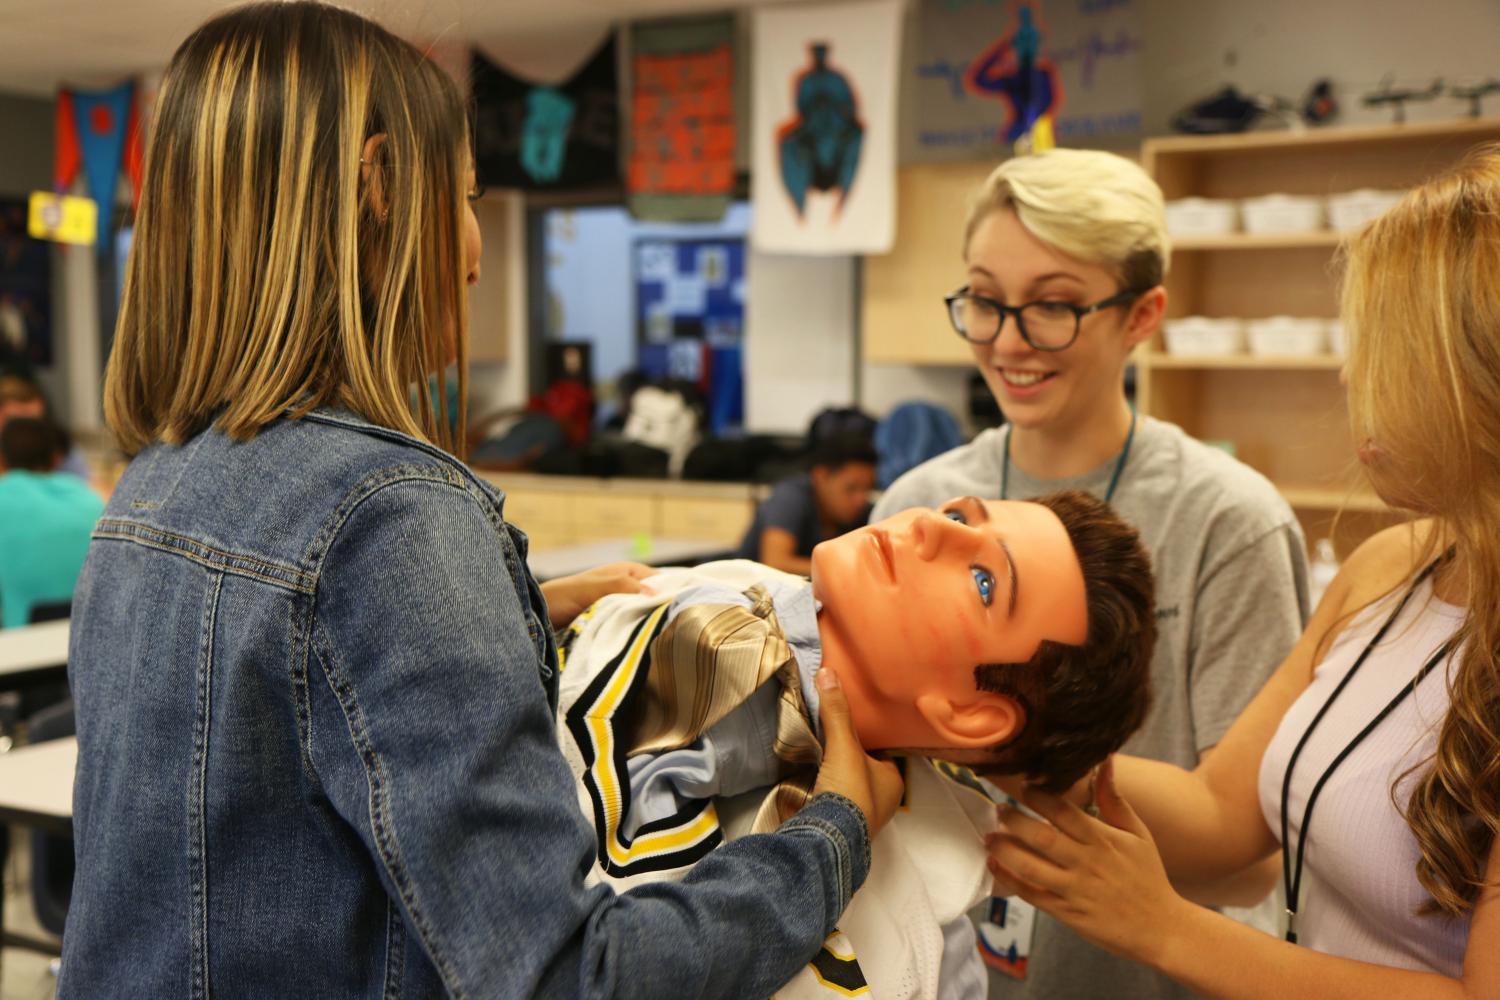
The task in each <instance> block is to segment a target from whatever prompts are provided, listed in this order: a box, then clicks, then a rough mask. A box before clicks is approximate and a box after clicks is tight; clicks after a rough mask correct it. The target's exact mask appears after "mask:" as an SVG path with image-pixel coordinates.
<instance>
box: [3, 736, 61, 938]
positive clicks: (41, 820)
mask: <svg viewBox="0 0 1500 1000" xmlns="http://www.w3.org/2000/svg"><path fill="white" fill-rule="evenodd" d="M77 766H78V741H77V740H76V739H73V738H72V737H69V738H67V739H61V740H48V741H47V742H46V743H37V744H34V745H32V746H27V747H22V748H20V749H19V750H12V751H10V752H9V753H3V754H0V824H5V823H14V824H16V825H17V826H30V827H36V828H37V829H39V830H44V831H46V832H48V833H56V834H60V835H62V836H72V834H73V772H74V770H75V769H76V768H77ZM4 860H5V859H4V858H3V857H0V863H3V862H4ZM4 907H5V900H4V898H3V896H0V945H4V946H6V947H11V948H25V949H26V950H28V951H39V952H42V953H43V954H48V955H56V954H57V945H56V943H55V942H53V941H48V940H43V939H42V938H36V937H31V936H29V935H25V934H16V933H13V932H10V931H7V930H6V929H5V909H4Z"/></svg>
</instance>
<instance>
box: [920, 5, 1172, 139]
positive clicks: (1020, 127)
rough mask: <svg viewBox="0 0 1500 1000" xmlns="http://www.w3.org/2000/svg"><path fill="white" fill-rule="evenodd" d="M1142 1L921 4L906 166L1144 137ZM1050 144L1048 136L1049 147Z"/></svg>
mask: <svg viewBox="0 0 1500 1000" xmlns="http://www.w3.org/2000/svg"><path fill="white" fill-rule="evenodd" d="M1137 7H1138V3H1137V0H918V7H917V28H916V38H915V39H914V40H913V44H912V45H911V46H909V48H908V54H907V59H906V63H905V65H904V66H903V69H902V82H901V85H902V87H903V88H905V90H906V91H907V93H906V111H907V114H906V115H905V119H904V124H903V126H902V136H901V161H902V162H903V163H920V162H933V161H939V160H958V159H976V158H979V159H983V158H999V157H1003V156H1008V155H1010V154H1011V153H1012V152H1013V151H1015V149H1016V143H1017V141H1018V140H1020V139H1022V137H1023V136H1027V135H1028V134H1033V129H1035V130H1036V131H1035V133H1034V134H1035V135H1036V136H1037V137H1038V139H1039V140H1040V141H1039V142H1038V146H1045V145H1048V144H1050V140H1052V139H1055V141H1056V144H1057V145H1059V146H1084V147H1087V146H1125V145H1133V144H1134V143H1136V142H1137V141H1139V139H1140V138H1141V134H1142V121H1141V100H1142V83H1141V74H1142V60H1143V51H1144V43H1143V41H1142V33H1141V30H1140V15H1139V12H1138V10H1137ZM1044 137H1045V138H1044Z"/></svg>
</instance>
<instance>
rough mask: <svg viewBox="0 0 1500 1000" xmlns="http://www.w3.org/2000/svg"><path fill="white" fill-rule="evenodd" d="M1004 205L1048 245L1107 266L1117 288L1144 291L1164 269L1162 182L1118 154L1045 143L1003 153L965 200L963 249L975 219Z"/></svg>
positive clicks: (1167, 247)
mask: <svg viewBox="0 0 1500 1000" xmlns="http://www.w3.org/2000/svg"><path fill="white" fill-rule="evenodd" d="M1007 208H1008V209H1012V210H1013V211H1014V212H1015V213H1016V217H1017V218H1018V219H1020V221H1021V225H1023V226H1025V227H1026V230H1027V232H1029V233H1031V235H1033V236H1035V237H1036V238H1037V239H1039V240H1041V241H1042V242H1043V243H1045V244H1047V245H1048V246H1050V247H1053V248H1054V249H1056V250H1058V251H1060V252H1062V253H1064V254H1066V255H1068V256H1069V257H1072V258H1074V259H1075V260H1081V261H1083V262H1084V263H1086V264H1099V265H1102V266H1104V267H1108V268H1110V269H1112V270H1114V271H1115V272H1116V273H1117V274H1118V275H1119V278H1120V281H1121V284H1122V287H1124V288H1127V289H1134V290H1137V291H1145V290H1146V289H1148V288H1155V287H1156V286H1157V285H1159V284H1161V283H1162V281H1163V279H1165V278H1166V276H1167V269H1168V267H1169V266H1170V263H1171V256H1172V246H1171V242H1170V241H1169V240H1168V238H1167V219H1166V214H1165V209H1164V206H1163V201H1162V194H1161V188H1159V187H1157V185H1156V182H1155V181H1153V180H1152V179H1151V177H1150V176H1149V175H1148V174H1147V173H1146V171H1144V170H1142V169H1141V168H1140V167H1139V166H1137V165H1136V164H1134V163H1132V162H1130V161H1129V160H1127V159H1125V158H1124V157H1122V156H1116V155H1115V154H1113V153H1105V152H1101V151H1099V150H1093V149H1049V150H1047V151H1046V152H1043V153H1033V154H1031V155H1029V156H1017V157H1015V158H1014V159H1010V160H1006V161H1005V162H1004V163H1002V164H1000V166H998V167H996V168H995V170H994V171H993V172H992V173H991V174H990V175H989V177H988V178H986V179H985V182H984V185H983V186H982V187H980V189H979V190H978V191H977V192H975V195H974V197H973V199H972V200H971V201H970V204H969V218H968V221H967V223H965V225H964V254H965V255H967V254H968V252H969V241H970V240H971V239H972V238H973V236H974V230H975V229H976V228H978V226H979V224H980V223H981V222H983V221H984V219H985V218H986V217H987V216H989V215H990V213H992V212H997V211H1000V210H1001V209H1007Z"/></svg>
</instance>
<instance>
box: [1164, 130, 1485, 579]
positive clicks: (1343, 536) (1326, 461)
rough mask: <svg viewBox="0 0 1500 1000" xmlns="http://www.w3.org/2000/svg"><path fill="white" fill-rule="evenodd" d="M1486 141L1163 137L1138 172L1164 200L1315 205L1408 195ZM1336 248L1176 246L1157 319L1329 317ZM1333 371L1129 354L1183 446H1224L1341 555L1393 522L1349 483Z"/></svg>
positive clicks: (1349, 450)
mask: <svg viewBox="0 0 1500 1000" xmlns="http://www.w3.org/2000/svg"><path fill="white" fill-rule="evenodd" d="M1494 138H1500V121H1496V120H1461V121H1456V122H1452V123H1439V124H1417V125H1405V126H1390V127H1382V128H1359V129H1328V130H1322V131H1304V132H1266V133H1251V134H1248V135H1237V136H1214V137H1207V138H1204V137H1173V138H1163V139H1152V140H1148V141H1147V142H1146V143H1145V145H1144V147H1143V150H1142V153H1143V155H1142V163H1143V165H1144V166H1145V168H1146V169H1147V170H1148V171H1149V172H1150V173H1151V174H1152V176H1153V177H1155V178H1156V180H1157V183H1159V184H1160V185H1161V187H1162V190H1163V192H1164V193H1165V194H1166V197H1167V198H1168V199H1169V200H1170V199H1175V198H1184V197H1188V196H1193V195H1196V196H1200V197H1206V198H1235V199H1238V198H1247V197H1254V196H1256V195H1262V194H1268V193H1271V192H1283V193H1288V194H1298V195H1316V196H1320V197H1324V196H1327V195H1330V194H1338V193H1341V192H1345V191H1352V190H1356V189H1359V188H1377V189H1401V188H1409V187H1411V186H1413V185H1415V184H1417V183H1419V182H1421V181H1422V180H1424V179H1426V178H1428V177H1430V176H1432V175H1433V174H1435V173H1437V172H1440V171H1441V170H1443V169H1445V168H1447V167H1448V166H1450V165H1451V164H1452V163H1454V162H1455V161H1456V160H1457V159H1458V158H1459V157H1461V156H1462V155H1463V154H1464V152H1465V151H1467V150H1468V149H1469V148H1471V147H1472V146H1474V145H1475V144H1477V143H1479V142H1482V141H1484V140H1487V139H1494ZM1339 242H1340V234H1338V233H1333V232H1327V231H1318V232H1309V233H1294V234H1289V235H1272V236H1264V235H1260V236H1252V235H1245V234H1233V235H1227V236H1216V237H1209V238H1181V239H1178V240H1174V241H1173V255H1172V269H1171V274H1170V276H1169V278H1168V280H1167V292H1168V297H1169V305H1168V315H1169V316H1170V317H1177V316H1189V315H1201V316H1232V317H1238V318H1243V319H1258V318H1265V317H1270V316H1277V315H1289V316H1311V317H1323V318H1329V319H1332V318H1334V317H1336V316H1337V315H1338V286H1337V271H1336V259H1335V250H1336V249H1337V247H1338V245H1339ZM1341 366H1342V359H1340V358H1338V357H1336V356H1333V355H1324V356H1317V357H1306V358H1274V357H1258V356H1253V355H1234V356H1229V357H1191V356H1186V357H1185V356H1181V355H1172V354H1167V353H1165V351H1164V345H1163V343H1162V341H1161V338H1160V335H1158V337H1157V338H1156V339H1155V340H1154V341H1153V342H1152V343H1149V344H1147V345H1144V347H1143V348H1142V349H1141V350H1140V351H1138V352H1137V355H1136V375H1137V379H1136V385H1137V401H1138V404H1139V406H1140V408H1141V410H1142V412H1145V413H1149V414H1152V415H1153V416H1157V417H1161V418H1162V419H1165V420H1170V421H1172V422H1173V423H1176V424H1179V425H1181V426H1182V428H1183V429H1184V430H1186V431H1187V432H1188V433H1189V434H1191V435H1193V436H1194V437H1197V438H1200V439H1202V440H1205V441H1225V442H1229V443H1230V444H1232V446H1233V448H1234V451H1235V454H1236V456H1237V457H1238V458H1240V459H1241V460H1242V461H1244V462H1246V463H1247V464H1249V465H1251V466H1253V467H1254V468H1256V469H1258V470H1259V471H1260V472H1262V473H1263V474H1265V475H1266V476H1267V477H1268V478H1269V479H1270V480H1271V481H1272V482H1273V483H1275V484H1276V485H1277V487H1278V488H1279V489H1280V490H1281V492H1282V494H1283V495H1284V496H1285V497H1286V498H1287V500H1288V501H1289V502H1290V503H1291V504H1292V506H1293V508H1295V509H1296V511H1297V513H1298V516H1299V518H1300V519H1301V520H1302V522H1303V525H1304V528H1305V529H1306V531H1307V533H1308V539H1309V542H1312V541H1315V540H1316V539H1318V538H1324V537H1330V536H1336V537H1335V542H1336V546H1337V547H1338V548H1339V549H1340V551H1341V554H1342V553H1346V552H1347V551H1348V549H1349V548H1350V547H1352V546H1353V545H1354V544H1357V543H1358V542H1359V541H1360V540H1361V539H1363V538H1364V537H1365V536H1367V535H1368V534H1370V533H1371V532H1373V531H1374V530H1377V529H1378V528H1379V527H1381V526H1383V525H1384V524H1388V523H1390V521H1391V520H1392V515H1390V514H1389V513H1388V512H1387V511H1386V508H1385V505H1384V504H1383V503H1382V502H1381V501H1380V499H1379V498H1378V497H1377V496H1375V495H1374V494H1373V493H1371V492H1370V491H1369V490H1368V488H1367V487H1365V486H1364V485H1363V484H1362V481H1361V478H1360V476H1359V472H1358V467H1357V464H1356V462H1355V457H1354V441H1353V440H1352V437H1351V434H1350V431H1349V428H1348V418H1347V415H1346V409H1345V399H1344V392H1343V388H1342V386H1341V384H1340V382H1339V369H1340V368H1341ZM1341 511H1342V514H1340V512H1341ZM1336 515H1338V516H1337V525H1335V520H1336Z"/></svg>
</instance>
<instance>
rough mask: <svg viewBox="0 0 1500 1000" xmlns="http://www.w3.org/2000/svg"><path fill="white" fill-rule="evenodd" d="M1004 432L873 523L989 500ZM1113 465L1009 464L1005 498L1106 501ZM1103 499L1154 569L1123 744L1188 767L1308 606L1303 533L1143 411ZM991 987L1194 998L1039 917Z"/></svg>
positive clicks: (1285, 509)
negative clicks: (1075, 493)
mask: <svg viewBox="0 0 1500 1000" xmlns="http://www.w3.org/2000/svg"><path fill="white" fill-rule="evenodd" d="M1006 433H1007V431H1006V430H1004V429H999V430H989V431H985V432H983V433H982V434H980V435H979V436H978V437H977V438H975V439H974V440H973V441H972V442H970V443H969V444H967V445H964V446H963V447H961V448H955V449H954V450H953V451H950V452H947V453H946V454H943V455H940V456H938V457H937V458H934V459H932V460H931V461H929V462H926V463H924V464H922V465H919V466H917V467H916V468H915V469H912V470H911V471H910V472H908V473H906V474H905V475H904V476H902V477H901V478H900V479H897V480H896V481H895V482H894V483H892V484H891V487H890V489H888V490H886V492H885V495H884V496H883V497H881V499H880V503H879V504H877V505H876V507H875V510H874V513H873V514H872V515H871V520H878V519H880V518H882V517H888V516H889V515H891V514H894V513H896V512H897V511H900V510H904V509H906V508H908V507H917V506H936V505H938V504H941V503H943V502H944V501H947V500H950V499H952V498H953V497H956V496H963V495H972V496H978V497H983V498H988V499H995V498H998V497H999V495H1000V476H1001V462H1002V459H1003V455H1004V444H1005V434H1006ZM1114 466H1115V460H1114V459H1113V458H1111V459H1110V460H1109V461H1108V462H1106V463H1104V464H1103V465H1101V466H1100V467H1099V468H1097V469H1094V470H1092V471H1090V472H1087V473H1085V474H1083V475H1081V476H1074V477H1071V478H1068V479H1054V480H1046V481H1043V480H1037V479H1032V478H1031V477H1029V476H1027V475H1026V473H1024V472H1022V471H1021V470H1020V468H1018V467H1017V466H1016V464H1015V463H1014V462H1012V463H1011V467H1010V490H1009V496H1010V498H1011V499H1013V500H1022V499H1030V498H1034V497H1038V496H1042V495H1044V494H1047V493H1053V492H1056V491H1058V490H1084V491H1086V492H1088V493H1092V494H1093V495H1094V496H1097V497H1103V496H1104V493H1105V490H1106V489H1107V488H1108V486H1109V478H1110V475H1111V473H1113V471H1114ZM1111 506H1112V507H1113V508H1114V510H1115V512H1116V513H1117V514H1119V515H1120V516H1121V517H1123V518H1124V519H1125V520H1126V521H1128V522H1130V523H1131V524H1132V525H1134V526H1135V528H1136V529H1137V530H1138V531H1139V532H1140V533H1141V540H1142V542H1143V543H1144V544H1145V546H1146V548H1147V550H1148V551H1149V552H1150V553H1151V560H1152V566H1153V569H1154V571H1155V575H1156V618H1157V628H1158V633H1159V635H1158V639H1157V645H1156V655H1155V657H1154V659H1153V660H1152V663H1151V680H1152V685H1153V691H1152V695H1153V697H1152V705H1151V712H1150V714H1149V715H1147V717H1146V722H1145V725H1143V726H1142V727H1141V729H1140V731H1139V732H1137V733H1136V734H1135V735H1134V736H1132V737H1131V738H1130V739H1129V740H1128V741H1127V742H1126V743H1125V746H1124V752H1125V753H1130V754H1135V755H1137V756H1141V757H1150V758H1153V759H1155V760H1163V761H1168V762H1170V763H1173V764H1177V765H1179V766H1181V767H1185V768H1192V767H1194V766H1196V765H1197V763H1198V755H1199V753H1200V752H1201V751H1203V750H1206V749H1208V748H1209V747H1212V746H1213V745H1214V744H1216V743H1218V742H1219V740H1220V739H1221V738H1222V737H1223V735H1224V732H1225V730H1227V729H1228V728H1229V726H1230V724H1231V723H1232V722H1233V721H1234V720H1235V718H1236V717H1237V716H1238V715H1239V713H1240V710H1241V709H1243V708H1244V706H1245V704H1246V703H1247V702H1249V701H1250V699H1251V698H1252V697H1254V696H1255V694H1256V692H1258V691H1259V690H1260V688H1261V686H1262V685H1263V684H1264V683H1265V681H1266V679H1267V678H1269V677H1270V675H1271V673H1272V672H1273V671H1274V670H1275V669H1276V667H1277V665H1279V664H1280V663H1281V661H1282V659H1283V658H1284V657H1285V656H1286V654H1287V653H1288V652H1289V651H1290V650H1291V648H1292V646H1293V644H1294V643H1295V642H1296V641H1297V637H1298V636H1299V635H1300V634H1301V632H1302V627H1303V624H1304V623H1305V622H1306V620H1307V616H1308V611H1309V609H1308V599H1307V552H1306V545H1305V542H1304V540H1303V537H1302V529H1301V526H1300V525H1299V524H1298V522H1297V518H1296V516H1295V515H1294V514H1293V513H1292V510H1291V508H1290V507H1289V506H1287V503H1286V501H1285V500H1284V499H1283V498H1282V497H1281V495H1280V494H1279V493H1277V492H1276V489H1275V487H1273V486H1272V485H1271V483H1270V482H1269V481H1268V480H1267V479H1266V478H1265V477H1264V476H1262V475H1260V473H1258V472H1256V471H1254V470H1253V469H1251V468H1249V467H1248V466H1246V465H1243V464H1242V463H1240V462H1237V461H1235V460H1234V459H1233V458H1231V457H1230V456H1229V455H1227V454H1225V453H1224V452H1222V451H1219V450H1217V449H1215V448H1210V447H1209V446H1207V445H1205V444H1203V443H1202V442H1199V441H1196V440H1194V439H1193V438H1191V437H1189V436H1188V435H1187V434H1185V433H1184V432H1183V431H1182V430H1181V428H1179V427H1177V426H1176V425H1174V424H1170V423H1166V422H1165V421H1161V420H1156V419H1154V418H1152V417H1147V416H1142V417H1141V418H1140V423H1139V426H1138V427H1137V429H1136V435H1135V441H1134V444H1133V445H1132V447H1131V452H1130V456H1129V458H1128V459H1127V461H1126V464H1125V468H1124V471H1123V473H1122V474H1121V476H1120V482H1119V486H1118V487H1117V488H1116V490H1115V495H1114V498H1113V501H1112V503H1111ZM990 996H991V997H998V998H1021V997H1032V998H1037V1000H1094V998H1096V997H1102V996H1108V997H1110V998H1112V1000H1175V998H1177V997H1182V998H1187V997H1191V996H1192V994H1191V993H1190V992H1189V991H1187V990H1186V989H1184V988H1182V987H1180V986H1178V985H1177V984H1175V983H1173V982H1172V981H1171V980H1170V979H1167V978H1166V977H1164V976H1161V975H1158V974H1157V973H1155V972H1153V971H1152V970H1151V969H1149V968H1147V967H1146V966H1143V965H1139V964H1136V963H1134V962H1129V961H1126V960H1124V959H1119V958H1115V957H1114V956H1112V955H1110V954H1108V953H1107V952H1105V951H1103V950H1102V949H1099V948H1096V947H1094V946H1093V945H1091V944H1089V943H1088V942H1086V941H1084V940H1083V939H1082V938H1080V937H1078V936H1077V935H1076V934H1074V933H1073V932H1072V931H1070V930H1068V929H1067V928H1066V927H1064V926H1063V925H1062V924H1059V923H1057V922H1056V921H1054V920H1053V919H1052V918H1050V917H1048V916H1047V915H1046V914H1045V913H1038V914H1037V916H1036V932H1035V935H1034V937H1033V939H1032V945H1031V954H1030V958H1029V959H1028V961H1027V973H1026V979H1025V981H1024V982H1021V981H1017V980H1014V979H1012V978H1010V977H1009V976H1006V975H1003V974H1001V973H998V972H994V973H992V974H991V977H990Z"/></svg>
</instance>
